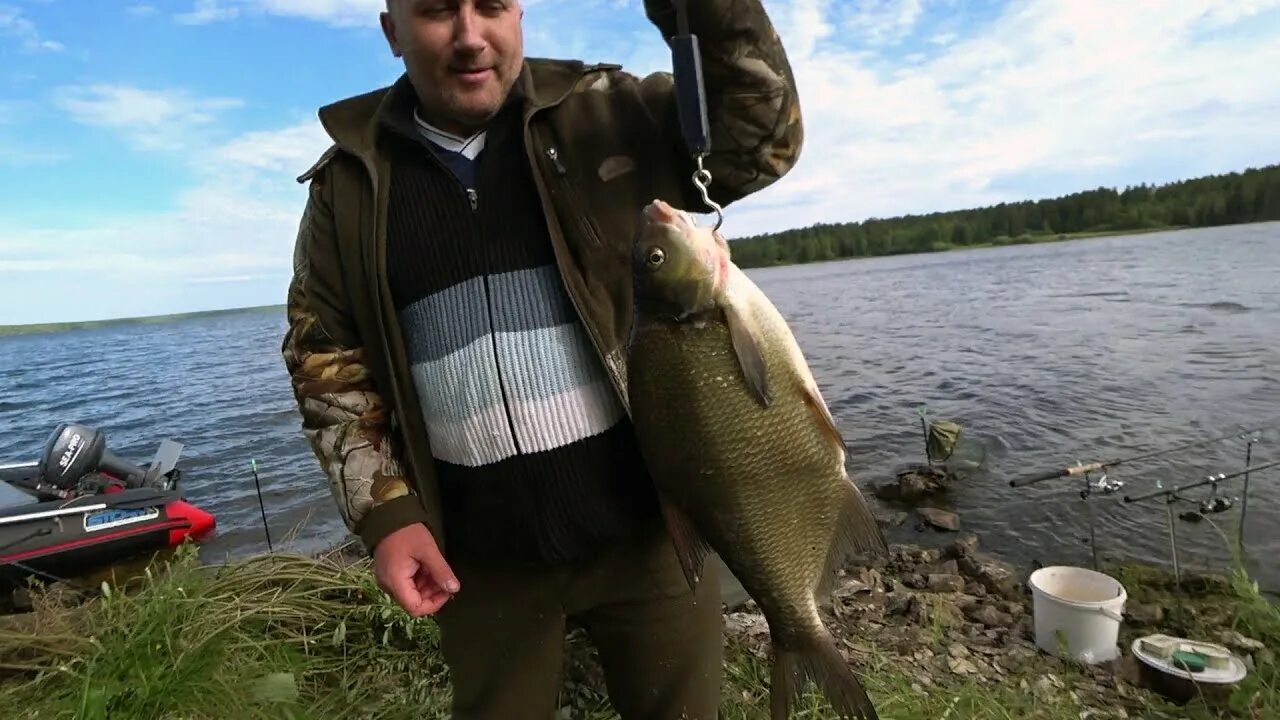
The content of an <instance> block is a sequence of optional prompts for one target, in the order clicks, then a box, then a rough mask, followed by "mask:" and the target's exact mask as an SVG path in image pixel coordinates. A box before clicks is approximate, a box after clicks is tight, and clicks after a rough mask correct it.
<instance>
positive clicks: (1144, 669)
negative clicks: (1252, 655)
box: [1133, 635, 1248, 703]
mask: <svg viewBox="0 0 1280 720" xmlns="http://www.w3.org/2000/svg"><path fill="white" fill-rule="evenodd" d="M1182 653H1190V654H1194V655H1196V656H1198V657H1199V658H1201V659H1202V661H1203V663H1204V669H1203V670H1199V671H1191V670H1187V669H1185V668H1182V667H1179V666H1178V663H1177V662H1176V661H1175V657H1177V656H1178V655H1179V654H1182ZM1133 655H1134V657H1136V658H1138V660H1140V661H1141V664H1140V665H1139V670H1140V675H1139V677H1140V679H1141V682H1142V685H1143V686H1145V687H1148V688H1150V689H1152V690H1155V691H1156V692H1158V693H1160V694H1161V695H1164V696H1165V697H1166V698H1169V699H1170V700H1173V701H1174V702H1178V703H1186V702H1188V701H1190V700H1192V699H1194V698H1197V697H1203V698H1204V699H1206V700H1210V701H1213V702H1218V701H1223V700H1226V699H1227V698H1228V697H1229V696H1230V694H1231V690H1232V688H1233V686H1234V685H1235V684H1236V683H1238V682H1240V681H1241V680H1243V679H1244V678H1245V676H1246V675H1247V674H1248V670H1247V669H1246V667H1245V664H1244V661H1242V660H1241V659H1240V658H1238V657H1236V656H1234V655H1232V654H1231V651H1230V650H1228V649H1227V648H1225V647H1223V646H1221V645H1217V644H1214V643H1206V642H1198V641H1196V640H1189V639H1187V638H1180V637H1170V636H1168V635H1147V636H1146V637H1140V638H1138V639H1137V640H1134V641H1133Z"/></svg>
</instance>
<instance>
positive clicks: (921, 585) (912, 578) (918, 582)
mask: <svg viewBox="0 0 1280 720" xmlns="http://www.w3.org/2000/svg"><path fill="white" fill-rule="evenodd" d="M902 584H903V585H906V586H907V587H909V588H911V589H912V590H924V589H926V588H928V587H929V581H928V580H926V579H925V577H924V576H923V575H921V574H920V573H911V574H910V575H904V576H903V578H902Z"/></svg>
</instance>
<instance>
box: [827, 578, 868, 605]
mask: <svg viewBox="0 0 1280 720" xmlns="http://www.w3.org/2000/svg"><path fill="white" fill-rule="evenodd" d="M870 591H871V586H870V585H867V584H866V583H864V582H862V581H861V580H858V579H856V578H845V580H844V581H843V582H841V583H840V587H838V588H836V591H835V592H834V593H832V595H833V596H834V597H835V598H836V599H837V600H842V599H844V598H850V597H853V596H855V595H861V594H862V593H865V592H870Z"/></svg>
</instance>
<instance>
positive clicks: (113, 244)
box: [0, 0, 1280, 325]
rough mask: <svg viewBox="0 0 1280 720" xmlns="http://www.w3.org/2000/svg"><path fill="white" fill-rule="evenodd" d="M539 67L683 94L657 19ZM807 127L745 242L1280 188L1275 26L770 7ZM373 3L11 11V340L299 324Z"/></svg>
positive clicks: (1113, 13) (1257, 10)
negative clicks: (47, 327)
mask: <svg viewBox="0 0 1280 720" xmlns="http://www.w3.org/2000/svg"><path fill="white" fill-rule="evenodd" d="M524 4H525V8H526V14H525V19H524V30H525V42H526V53H527V54H528V55H531V56H546V57H572V58H578V59H583V60H587V61H609V62H619V63H622V64H623V65H624V66H625V67H626V68H627V69H628V70H630V71H631V72H633V73H636V74H644V73H648V72H655V71H661V70H666V69H668V68H669V66H670V55H669V53H668V50H667V49H666V46H665V44H664V42H663V38H662V37H661V36H660V34H659V33H658V32H657V30H656V29H655V28H654V27H653V26H652V25H650V24H649V23H648V21H647V20H646V18H645V17H644V13H643V6H642V2H641V0H525V3H524ZM764 6H765V8H766V9H767V10H768V12H769V15H770V17H771V18H772V20H773V22H774V23H775V25H776V27H777V29H778V32H779V34H780V36H781V37H782V40H783V42H784V43H785V45H786V47H787V50H788V53H789V57H790V60H791V63H792V66H793V68H794V70H795V73H796V77H797V82H798V84H799V91H800V98H801V103H802V108H803V111H804V117H805V122H806V140H805V147H804V151H803V153H802V155H801V158H800V161H799V163H798V164H797V166H796V167H795V168H794V170H793V171H792V172H791V173H790V174H789V175H787V176H786V177H785V178H784V179H783V180H781V181H780V182H778V183H776V184H775V185H774V186H772V187H770V188H768V189H766V190H764V191H763V192H761V193H759V194H757V195H755V196H752V197H750V198H748V199H746V200H744V201H742V202H740V203H736V204H734V205H732V206H730V208H728V210H727V213H726V218H725V223H724V227H723V230H724V232H725V233H726V234H727V235H728V236H729V237H730V239H732V238H734V237H740V236H745V235H752V234H756V233H761V232H770V231H776V230H783V229H788V228H794V227H803V226H806V225H811V224H814V223H819V222H847V221H860V220H865V219H867V218H869V217H890V216H894V215H901V214H907V213H922V212H931V211H935V210H950V209H962V208H967V207H976V206H981V205H988V204H993V203H998V202H1002V201H1016V200H1021V199H1027V198H1032V199H1034V198H1040V197H1053V196H1058V195H1063V194H1066V193H1070V192H1075V191H1078V190H1083V189H1089V188H1095V187H1099V186H1106V187H1124V186H1125V185H1129V184H1138V183H1143V182H1146V183H1161V182H1169V181H1173V180H1177V179H1181V178H1186V177H1195V176H1200V175H1205V174H1211V173H1221V172H1231V171H1235V170H1242V169H1244V168H1247V167H1257V166H1261V165H1268V164H1274V163H1276V162H1280V133H1277V132H1276V131H1275V127H1276V118H1278V117H1280V82H1276V80H1275V78H1276V68H1278V67H1280V42H1277V41H1276V38H1277V37H1280V0H1125V2H1114V1H1113V0H1022V1H1019V2H1004V1H998V0H972V1H967V2H966V1H963V0H764ZM381 8H382V0H167V1H162V0H153V1H151V2H134V1H133V0H0V325H6V324H24V323H36V322H65V321H78V320H96V319H103V318H113V317H133V316H140V315H155V314H166V313H175V312H189V311H196V310H209V309H221V308H232V307H243V306H250V305H264V304H277V303H282V302H283V301H284V298H285V292H286V289H287V286H288V282H289V276H290V271H291V260H292V249H293V243H294V238H295V236H296V232H297V225H298V219H299V216H300V214H301V211H302V206H303V202H304V201H305V187H304V186H302V185H299V184H298V183H296V182H295V180H294V178H295V177H296V176H297V175H298V174H300V173H301V172H302V171H303V170H305V169H306V168H307V167H309V166H310V165H311V164H312V162H314V160H315V159H316V158H317V157H318V156H319V155H320V154H321V153H322V152H323V151H324V150H325V149H326V147H327V146H328V139H327V137H326V136H325V134H324V133H323V131H322V130H321V128H320V126H319V124H318V122H317V119H316V110H317V109H318V108H319V107H320V106H321V105H324V104H327V103H329V102H332V101H334V100H337V99H340V98H342V97H346V96H349V95H354V94H357V93H362V92H365V91H367V90H370V89H373V88H377V87H381V86H385V85H387V84H390V83H391V82H393V81H394V80H395V79H396V78H397V77H398V76H399V74H400V73H401V72H402V71H403V66H402V65H401V64H400V61H399V60H398V59H396V58H394V57H392V56H391V54H390V52H389V51H388V49H387V46H386V42H385V40H384V39H383V37H382V34H381V31H380V29H379V26H378V16H377V15H378V11H379V10H380V9H381Z"/></svg>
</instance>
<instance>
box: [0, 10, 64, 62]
mask: <svg viewBox="0 0 1280 720" xmlns="http://www.w3.org/2000/svg"><path fill="white" fill-rule="evenodd" d="M0 37H11V38H16V39H17V40H18V41H19V42H21V43H22V49H23V51H24V52H41V51H45V52H61V51H62V50H64V49H65V48H64V47H63V45H62V43H60V42H55V41H53V40H46V39H44V38H43V37H41V35H40V33H39V31H37V30H36V25H35V23H33V22H31V20H29V19H28V18H27V17H26V16H25V15H23V13H22V9H21V8H16V7H13V6H12V5H0Z"/></svg>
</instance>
